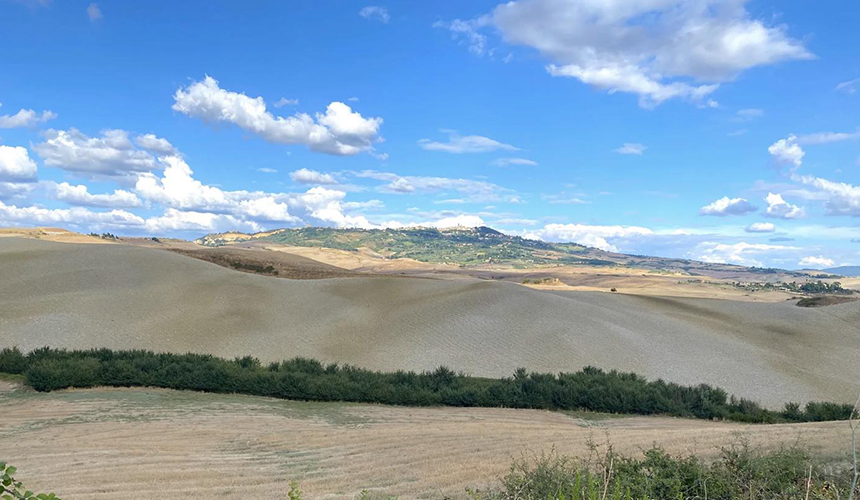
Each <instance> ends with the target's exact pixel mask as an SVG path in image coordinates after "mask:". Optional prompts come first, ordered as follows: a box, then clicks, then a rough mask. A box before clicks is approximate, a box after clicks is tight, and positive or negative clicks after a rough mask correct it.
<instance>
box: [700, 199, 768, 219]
mask: <svg viewBox="0 0 860 500" xmlns="http://www.w3.org/2000/svg"><path fill="white" fill-rule="evenodd" d="M756 210H757V208H756V207H755V206H753V205H752V204H751V203H750V202H749V201H748V200H746V199H744V198H729V197H728V196H723V197H722V198H720V199H719V200H717V201H714V202H713V203H710V204H708V205H705V206H704V207H702V208H701V210H699V215H714V216H717V217H725V216H727V215H745V214H748V213H751V212H755V211H756Z"/></svg>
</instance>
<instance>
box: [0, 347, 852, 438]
mask: <svg viewBox="0 0 860 500" xmlns="http://www.w3.org/2000/svg"><path fill="white" fill-rule="evenodd" d="M0 373H11V374H22V375H24V376H25V379H26V382H27V384H29V385H30V386H32V387H33V388H34V389H36V390H37V391H52V390H56V389H64V388H68V387H95V386H113V387H133V386H147V387H163V388H169V389H184V390H194V391H204V392H216V393H239V394H251V395H256V396H268V397H275V398H283V399H293V400H306V401H353V402H362V403H382V404H392V405H406V406H443V405H444V406H468V407H506V408H533V409H545V410H588V411H597V412H608V413H630V414H641V415H653V414H663V415H673V416H679V417H695V418H703V419H725V420H733V421H740V422H756V423H773V422H808V421H824V420H842V419H847V418H848V417H849V416H850V414H851V411H852V406H851V405H846V404H837V403H815V402H811V403H808V404H806V405H805V406H804V407H801V406H800V405H798V404H795V403H789V404H786V405H785V408H784V409H783V410H782V411H772V410H768V409H765V408H762V407H761V406H760V405H759V404H757V403H755V402H753V401H750V400H747V399H741V398H736V397H734V396H729V395H728V393H727V392H726V391H724V390H723V389H720V388H717V387H712V386H710V385H706V384H701V385H696V386H684V385H679V384H675V383H670V382H665V381H663V380H656V381H649V380H646V379H645V378H643V377H641V376H639V375H636V374H633V373H623V372H618V371H615V370H612V371H604V370H601V369H599V368H594V367H586V368H584V369H582V370H581V371H578V372H575V373H559V374H552V373H529V372H527V371H526V370H525V369H524V368H520V369H518V370H517V371H516V372H515V373H514V375H513V376H512V377H509V378H499V379H492V378H483V377H473V376H469V375H465V374H463V373H455V372H454V371H452V370H450V369H448V368H446V367H439V368H437V369H436V370H434V371H429V372H423V373H416V372H411V371H397V372H377V371H371V370H366V369H362V368H356V367H354V366H349V365H344V366H340V365H337V364H330V365H323V364H322V363H320V362H319V361H316V360H312V359H306V358H294V359H290V360H287V361H283V362H276V363H271V364H268V365H265V366H264V365H262V364H261V363H260V361H259V360H258V359H256V358H253V357H250V356H245V357H242V358H236V359H233V360H226V359H222V358H218V357H215V356H211V355H206V354H169V353H155V352H151V351H144V350H129V351H112V350H109V349H96V350H86V351H67V350H61V349H51V348H48V347H45V348H41V349H36V350H34V351H32V352H30V353H27V354H24V353H23V352H21V351H20V350H19V349H17V348H5V349H2V350H0Z"/></svg>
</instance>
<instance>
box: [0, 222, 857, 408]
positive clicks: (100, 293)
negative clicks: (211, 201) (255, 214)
mask: <svg viewBox="0 0 860 500" xmlns="http://www.w3.org/2000/svg"><path fill="white" fill-rule="evenodd" d="M0 276H2V277H3V279H2V280H0V332H2V337H0V345H4V346H5V345H18V346H20V347H21V348H23V349H33V348H37V347H41V346H45V345H50V346H54V347H68V348H89V347H109V348H114V349H123V348H146V349H153V350H161V351H174V352H186V351H195V352H209V353H213V354H216V355H219V356H224V357H228V358H232V357H234V356H237V355H244V354H252V355H255V356H258V357H260V358H261V359H262V360H263V361H273V360H279V359H284V358H290V357H294V356H308V357H314V358H317V359H320V360H322V361H324V362H339V363H350V364H355V365H359V366H363V367H368V368H373V369H381V370H396V369H412V370H424V369H432V368H434V367H436V366H438V365H441V364H445V365H448V366H450V367H452V368H454V369H456V370H463V371H466V372H468V373H472V374H476V375H486V376H508V375H510V374H511V373H513V371H514V370H515V369H516V368H517V367H520V366H524V367H526V368H528V369H530V370H537V371H550V372H557V371H574V370H578V369H580V368H582V367H583V366H585V365H594V366H598V367H602V368H607V369H609V368H617V369H621V370H625V371H634V372H637V373H640V374H642V375H645V376H647V377H649V378H657V377H662V378H664V379H667V380H671V381H675V382H680V383H688V384H690V383H702V382H707V383H710V384H714V385H717V386H720V387H724V388H726V389H727V390H729V391H730V392H732V393H734V394H737V395H740V396H745V397H750V398H753V399H757V400H759V401H761V402H764V403H766V404H770V405H781V404H782V403H784V402H786V401H789V400H793V401H801V402H802V401H806V400H810V399H813V400H833V401H841V402H853V401H854V399H856V394H857V392H858V391H860V363H858V362H857V360H858V359H860V326H858V325H860V303H857V302H854V303H848V304H840V305H834V306H829V307H825V308H817V309H808V308H799V307H795V306H794V305H793V304H792V303H776V304H763V303H743V302H730V301H720V300H704V299H679V298H654V297H641V296H631V295H623V294H609V293H586V292H546V291H537V290H531V289H527V288H525V287H522V286H518V285H514V284H509V283H499V282H488V281H481V280H455V281H450V280H433V279H412V278H394V277H391V278H387V277H373V278H336V279H321V280H285V279H277V278H269V277H265V276H257V275H252V274H248V273H240V272H236V271H232V270H229V269H225V268H222V267H219V266H216V265H213V264H210V263H207V262H202V261H200V260H196V259H190V258H187V257H184V256H181V255H176V254H172V253H168V252H163V251H156V250H152V249H147V248H137V247H130V246H127V245H121V244H113V245H75V244H60V243H51V242H46V241H38V240H26V239H18V238H0Z"/></svg>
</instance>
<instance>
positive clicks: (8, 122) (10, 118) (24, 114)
mask: <svg viewBox="0 0 860 500" xmlns="http://www.w3.org/2000/svg"><path fill="white" fill-rule="evenodd" d="M2 106H3V104H0V107H2ZM56 117H57V114H56V113H54V112H53V111H47V110H46V111H42V112H41V113H37V112H35V111H33V110H32V109H21V110H19V111H18V112H17V113H15V114H14V115H0V128H20V127H35V126H36V125H38V124H40V123H45V122H46V121H48V120H53V119H54V118H56Z"/></svg>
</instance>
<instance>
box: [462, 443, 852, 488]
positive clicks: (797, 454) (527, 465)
mask: <svg viewBox="0 0 860 500" xmlns="http://www.w3.org/2000/svg"><path fill="white" fill-rule="evenodd" d="M850 488H851V469H850V468H847V467H845V468H843V469H839V468H836V467H833V466H827V467H825V466H823V465H822V464H820V463H817V462H816V461H815V460H813V459H812V458H811V457H810V455H809V454H808V453H807V452H806V451H805V450H804V449H802V448H798V447H792V448H784V449H780V450H777V451H773V452H768V453H764V452H761V451H760V450H755V449H753V448H751V447H750V446H749V445H748V444H747V443H744V442H738V443H736V444H734V445H732V446H730V447H727V448H724V449H723V450H722V453H721V455H720V457H719V458H718V459H717V460H715V461H713V462H710V463H708V462H705V461H702V460H700V459H698V458H696V457H695V456H686V457H675V456H671V455H669V454H667V453H666V452H665V451H663V450H662V449H660V448H656V447H655V448H652V449H650V450H648V451H646V452H645V453H644V457H642V458H630V457H625V456H622V455H619V454H616V453H614V452H613V451H612V449H611V447H609V448H608V451H607V452H605V453H603V454H599V453H597V452H596V451H595V449H592V453H591V454H590V455H589V456H588V457H587V458H584V459H575V458H570V457H565V456H560V455H557V454H555V453H550V454H543V455H540V456H537V457H533V458H530V459H522V460H517V461H515V462H514V463H513V464H512V465H511V468H510V470H509V472H508V474H507V475H506V476H505V477H504V478H503V479H502V486H501V488H497V489H495V490H491V491H485V492H478V491H472V492H471V496H472V497H473V498H475V499H476V500H513V499H517V500H561V499H564V500H590V499H595V500H597V499H614V500H619V499H627V500H632V499H635V500H657V499H659V500H664V499H706V498H707V499H713V500H733V499H746V500H774V499H801V498H805V499H815V500H822V499H834V500H835V499H838V498H846V497H847V496H848V491H849V490H850Z"/></svg>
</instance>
